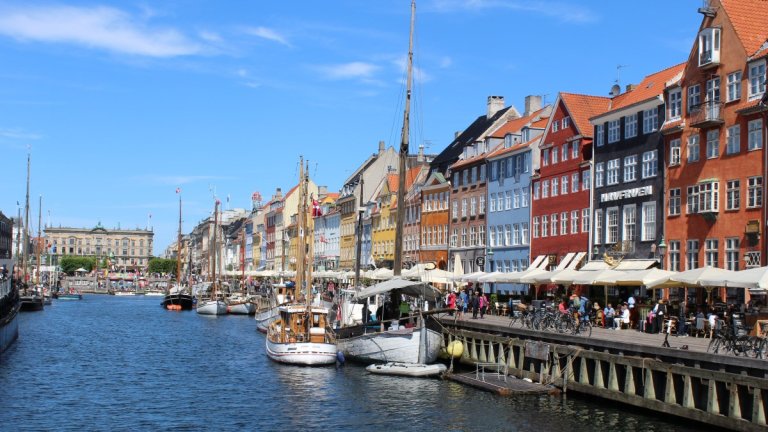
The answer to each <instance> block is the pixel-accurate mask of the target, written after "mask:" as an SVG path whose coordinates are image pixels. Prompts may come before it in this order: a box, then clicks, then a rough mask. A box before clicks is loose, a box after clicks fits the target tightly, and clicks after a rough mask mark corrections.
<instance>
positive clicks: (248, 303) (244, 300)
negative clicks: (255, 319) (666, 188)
mask: <svg viewBox="0 0 768 432" xmlns="http://www.w3.org/2000/svg"><path fill="white" fill-rule="evenodd" d="M227 312H228V313H231V314H233V315H253V314H255V313H256V305H255V304H254V303H253V301H252V300H251V297H250V296H243V295H240V294H233V295H231V296H229V297H228V298H227Z"/></svg>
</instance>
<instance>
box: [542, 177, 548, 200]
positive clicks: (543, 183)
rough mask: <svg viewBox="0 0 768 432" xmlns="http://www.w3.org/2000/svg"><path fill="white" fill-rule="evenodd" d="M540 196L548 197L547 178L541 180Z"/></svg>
mask: <svg viewBox="0 0 768 432" xmlns="http://www.w3.org/2000/svg"><path fill="white" fill-rule="evenodd" d="M541 197H542V198H548V197H549V180H544V181H542V182H541Z"/></svg>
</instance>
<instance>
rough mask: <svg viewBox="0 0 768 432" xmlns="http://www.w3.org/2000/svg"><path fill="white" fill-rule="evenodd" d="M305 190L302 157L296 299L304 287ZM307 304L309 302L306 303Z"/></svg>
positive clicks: (302, 161) (300, 164) (301, 159)
mask: <svg viewBox="0 0 768 432" xmlns="http://www.w3.org/2000/svg"><path fill="white" fill-rule="evenodd" d="M306 193H307V190H306V188H305V184H304V156H301V157H300V158H299V208H298V210H299V211H298V214H297V215H296V216H297V218H296V219H297V220H296V223H297V227H298V235H297V239H296V240H297V241H296V288H295V290H296V297H297V298H298V296H299V294H300V293H301V289H302V288H303V287H304V285H303V284H304V282H305V274H304V258H305V256H306V255H305V253H304V252H305V250H304V245H305V243H304V228H305V226H304V225H305V222H304V220H305V219H306V209H307V207H306V205H307V196H306ZM307 304H309V301H307Z"/></svg>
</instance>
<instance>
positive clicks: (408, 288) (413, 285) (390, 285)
mask: <svg viewBox="0 0 768 432" xmlns="http://www.w3.org/2000/svg"><path fill="white" fill-rule="evenodd" d="M394 290H398V291H399V292H400V293H402V294H405V295H409V296H413V297H424V298H426V299H427V300H430V301H434V300H435V299H437V298H438V297H439V296H440V291H438V290H437V289H436V288H434V287H432V286H430V285H429V284H426V283H424V282H419V281H410V280H407V279H401V278H394V279H390V280H388V281H385V282H381V283H377V284H376V285H371V286H369V287H367V288H365V289H363V290H360V291H359V292H358V293H357V294H355V299H364V298H368V297H373V296H376V295H379V294H386V293H389V292H390V291H394Z"/></svg>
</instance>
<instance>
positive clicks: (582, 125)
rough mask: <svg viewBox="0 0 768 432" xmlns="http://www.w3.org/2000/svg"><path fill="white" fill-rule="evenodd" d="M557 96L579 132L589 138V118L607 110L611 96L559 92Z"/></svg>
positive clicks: (590, 128)
mask: <svg viewBox="0 0 768 432" xmlns="http://www.w3.org/2000/svg"><path fill="white" fill-rule="evenodd" d="M558 97H559V98H560V100H561V101H562V102H563V104H564V105H565V109H566V110H567V111H568V115H570V116H571V120H573V124H574V125H575V126H576V129H577V130H578V132H579V134H580V135H582V136H585V137H589V138H592V133H593V132H592V125H591V124H589V119H590V118H592V117H594V116H596V115H598V114H602V113H604V112H605V111H607V110H608V108H609V107H610V103H611V98H608V97H604V96H592V95H583V94H576V93H565V92H560V94H559V95H558Z"/></svg>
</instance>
